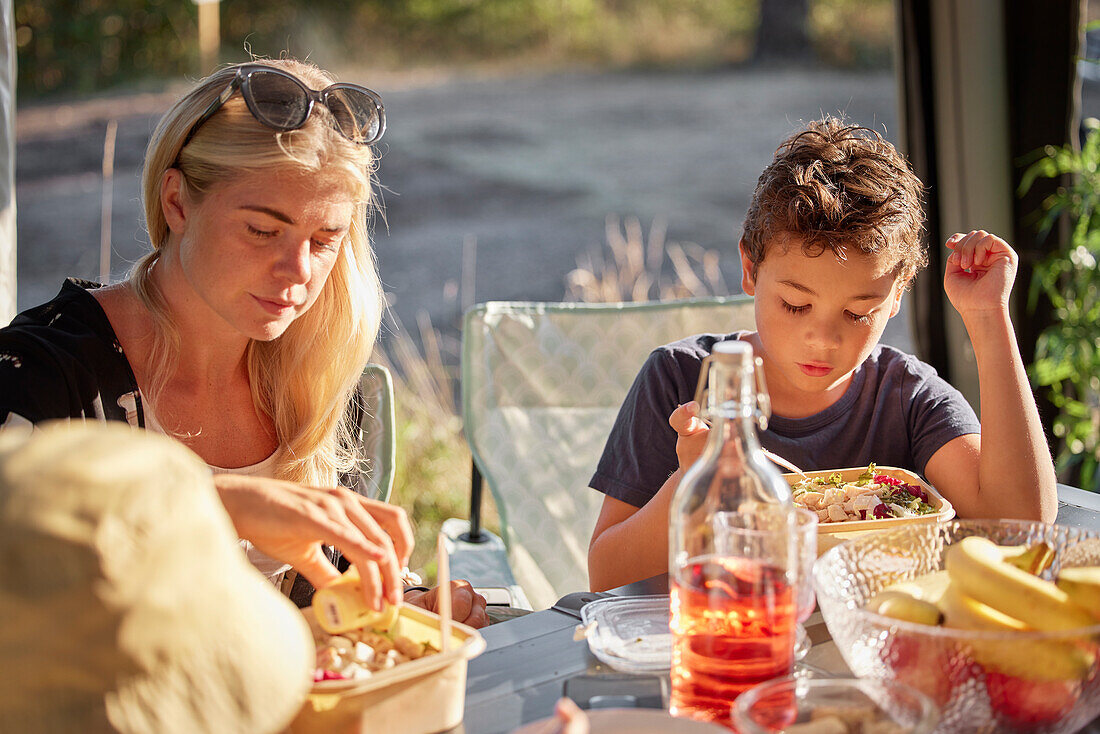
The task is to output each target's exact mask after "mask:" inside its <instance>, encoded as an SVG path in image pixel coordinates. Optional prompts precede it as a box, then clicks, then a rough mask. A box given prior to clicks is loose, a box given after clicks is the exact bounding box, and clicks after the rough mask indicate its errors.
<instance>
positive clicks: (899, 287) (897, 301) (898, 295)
mask: <svg viewBox="0 0 1100 734" xmlns="http://www.w3.org/2000/svg"><path fill="white" fill-rule="evenodd" d="M912 280H913V279H912V278H906V279H905V280H900V279H899V280H898V282H897V284H895V286H894V302H893V303H892V304H891V305H890V315H889V316H888V317H887V318H891V319H892V318H894V317H895V316H897V315H898V311H900V310H901V299H902V298H903V297H904V296H905V291H906V290H907V289H908V288H909V283H911V282H912Z"/></svg>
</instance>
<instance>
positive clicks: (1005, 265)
mask: <svg viewBox="0 0 1100 734" xmlns="http://www.w3.org/2000/svg"><path fill="white" fill-rule="evenodd" d="M946 246H947V248H948V249H950V250H954V252H952V253H951V255H949V256H948V258H947V269H946V271H945V272H944V275H943V287H944V290H945V291H946V292H947V297H948V299H950V301H951V304H952V305H953V306H954V307H955V310H956V311H958V312H959V315H961V316H962V317H963V318H964V319H965V318H966V317H967V316H968V315H971V314H975V313H978V312H981V311H987V312H988V311H998V312H1003V313H1008V298H1009V294H1011V293H1012V284H1013V282H1014V281H1015V280H1016V268H1017V263H1018V260H1019V258H1018V257H1017V255H1016V252H1015V251H1014V250H1013V249H1012V248H1011V247H1010V246H1009V244H1008V243H1007V242H1005V241H1004V240H1002V239H1001V238H1000V237H997V236H996V235H992V234H990V233H988V232H986V231H985V230H980V229H979V230H975V231H972V232H969V233H968V234H961V233H960V234H954V235H952V236H951V238H950V239H949V240H947V243H946Z"/></svg>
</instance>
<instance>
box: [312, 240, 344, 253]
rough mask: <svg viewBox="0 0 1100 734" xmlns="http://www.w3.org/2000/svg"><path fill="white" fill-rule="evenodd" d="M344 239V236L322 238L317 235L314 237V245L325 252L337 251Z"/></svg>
mask: <svg viewBox="0 0 1100 734" xmlns="http://www.w3.org/2000/svg"><path fill="white" fill-rule="evenodd" d="M343 241H344V240H343V238H341V239H338V240H320V239H317V238H316V237H315V238H314V239H313V247H314V248H315V249H317V250H321V251H323V252H337V251H338V250H339V249H340V245H341V244H342V243H343Z"/></svg>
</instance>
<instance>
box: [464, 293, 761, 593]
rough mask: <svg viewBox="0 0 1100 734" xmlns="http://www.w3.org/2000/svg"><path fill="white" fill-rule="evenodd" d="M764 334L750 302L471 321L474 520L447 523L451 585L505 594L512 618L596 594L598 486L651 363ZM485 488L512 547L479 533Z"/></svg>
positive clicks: (506, 308) (489, 308) (545, 312)
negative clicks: (692, 340)
mask: <svg viewBox="0 0 1100 734" xmlns="http://www.w3.org/2000/svg"><path fill="white" fill-rule="evenodd" d="M754 323H755V318H754V315H753V305H752V299H751V298H750V297H748V296H730V297H721V298H705V299H690V300H681V301H668V302H645V303H615V304H589V303H514V302H489V303H482V304H478V305H475V306H473V307H472V308H471V309H470V310H468V311H467V312H466V315H465V322H464V325H463V334H462V417H463V430H464V432H465V435H466V440H467V442H468V443H469V446H470V452H471V454H472V456H473V469H472V476H473V482H472V489H471V497H470V506H471V507H470V519H469V520H462V519H450V520H447V521H446V522H445V523H444V528H443V529H444V532H445V533H446V534H447V536H448V538H449V539H450V547H449V549H450V551H451V554H452V560H451V569H452V573H453V574H454V575H455V576H462V577H465V578H469V579H471V581H472V582H473V584H474V586H475V587H478V588H487V587H488V590H489V591H490V592H492V591H493V589H496V588H502V589H507V590H508V592H509V593H510V595H511V599H510V601H511V603H512V604H513V605H514V606H525V605H526V604H527V603H530V604H533V605H534V606H535V608H543V607H547V606H549V605H551V604H553V603H554V602H555V601H556V600H557V599H558V598H560V597H561V596H563V595H564V594H566V593H569V592H573V591H579V590H582V589H587V588H588V561H587V559H588V541H589V538H590V536H591V534H592V528H593V527H594V525H595V521H596V517H597V515H598V514H599V508H600V504H601V503H602V500H603V496H602V495H601V494H599V493H598V492H596V491H595V490H592V489H588V480H589V479H590V478H591V476H592V473H593V471H594V470H595V466H596V462H597V461H598V459H599V456H600V454H601V452H602V451H603V447H604V443H605V441H606V439H607V435H608V434H609V433H610V431H611V426H612V424H613V423H614V420H615V417H616V415H617V414H618V411H619V407H620V405H621V404H622V401H623V398H624V397H625V396H626V393H627V390H628V389H629V387H630V385H631V383H632V382H633V380H634V377H635V375H636V374H637V372H638V370H639V368H640V367H641V366H642V363H643V362H644V361H645V359H646V357H647V355H648V354H649V352H650V351H652V350H653V349H654V348H655V347H658V346H660V345H662V344H665V343H668V342H671V341H675V340H677V339H681V338H683V337H686V336H689V335H691V334H698V333H704V332H714V333H727V332H730V331H735V330H738V329H751V328H753V325H754ZM482 477H484V479H485V482H486V483H487V484H488V486H489V490H490V491H491V492H492V493H493V498H494V500H495V502H496V506H497V510H498V511H499V513H500V520H501V530H502V533H501V535H502V536H503V537H502V538H497V537H496V536H493V535H492V534H491V533H488V532H487V531H486V530H485V529H484V528H482V527H481V517H480V514H481V497H482ZM490 601H492V597H490ZM528 608H530V607H528Z"/></svg>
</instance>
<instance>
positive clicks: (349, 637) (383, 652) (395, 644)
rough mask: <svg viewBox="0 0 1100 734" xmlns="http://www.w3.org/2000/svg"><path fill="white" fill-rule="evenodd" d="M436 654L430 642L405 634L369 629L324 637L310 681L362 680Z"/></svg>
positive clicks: (318, 643)
mask: <svg viewBox="0 0 1100 734" xmlns="http://www.w3.org/2000/svg"><path fill="white" fill-rule="evenodd" d="M437 652H439V649H438V648H436V647H435V646H434V645H432V644H431V643H428V642H424V643H419V642H414V641H413V640H410V639H409V638H408V637H405V636H404V635H399V634H396V633H394V632H379V631H377V630H373V629H370V628H365V629H359V630H351V631H348V632H345V633H344V634H342V635H323V636H322V637H321V639H319V640H317V667H316V669H315V671H314V674H313V680H314V682H318V681H323V680H361V679H363V678H369V677H371V675H373V674H374V673H377V672H379V671H382V670H388V669H390V668H392V667H394V666H395V665H400V664H401V663H405V662H408V661H410V660H418V659H420V658H422V657H424V656H425V655H434V654H435V653H437Z"/></svg>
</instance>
